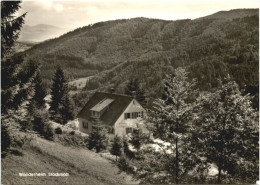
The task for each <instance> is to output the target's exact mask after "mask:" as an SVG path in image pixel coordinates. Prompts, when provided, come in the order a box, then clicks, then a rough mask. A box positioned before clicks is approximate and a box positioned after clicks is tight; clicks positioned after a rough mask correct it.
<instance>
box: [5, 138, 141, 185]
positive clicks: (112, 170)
mask: <svg viewBox="0 0 260 185" xmlns="http://www.w3.org/2000/svg"><path fill="white" fill-rule="evenodd" d="M22 152H23V156H18V155H8V156H7V157H5V158H3V159H2V184H19V185H21V184H92V185H94V184H137V183H138V182H136V181H134V180H133V179H132V177H131V176H129V175H126V174H125V173H119V170H118V168H117V167H116V166H115V164H113V163H112V162H111V161H110V160H107V159H105V158H102V157H101V155H100V154H97V153H94V152H92V151H89V150H87V149H82V148H72V147H65V146H63V145H61V144H59V143H55V142H51V141H47V140H44V139H42V138H39V137H36V138H35V139H33V140H32V141H30V143H28V144H26V145H25V146H24V148H23V150H22ZM19 173H46V174H47V176H45V177H20V176H19ZM48 173H69V176H68V177H49V176H48Z"/></svg>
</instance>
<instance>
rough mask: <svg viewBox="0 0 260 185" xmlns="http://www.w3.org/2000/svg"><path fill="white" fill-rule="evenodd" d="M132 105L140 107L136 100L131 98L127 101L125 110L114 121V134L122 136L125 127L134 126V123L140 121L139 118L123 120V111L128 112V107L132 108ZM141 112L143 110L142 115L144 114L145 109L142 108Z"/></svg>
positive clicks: (124, 132)
mask: <svg viewBox="0 0 260 185" xmlns="http://www.w3.org/2000/svg"><path fill="white" fill-rule="evenodd" d="M133 103H135V104H133ZM133 106H140V107H142V106H141V105H140V104H139V103H138V102H137V101H136V100H132V101H131V102H130V103H129V105H128V106H127V108H126V109H125V111H124V112H123V113H122V114H121V115H120V117H119V118H118V120H117V121H116V123H115V135H117V136H120V137H123V136H124V135H126V128H127V127H132V128H136V123H138V122H139V121H141V119H140V118H137V119H127V120H125V113H128V111H129V110H130V109H131V110H133ZM142 109H143V108H142ZM131 112H133V111H131ZM143 112H144V116H145V109H143Z"/></svg>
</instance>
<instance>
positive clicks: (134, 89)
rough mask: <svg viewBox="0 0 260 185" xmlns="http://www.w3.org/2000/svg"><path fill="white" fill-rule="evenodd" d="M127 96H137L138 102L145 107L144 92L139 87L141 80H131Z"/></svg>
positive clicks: (126, 92) (127, 87) (127, 86)
mask: <svg viewBox="0 0 260 185" xmlns="http://www.w3.org/2000/svg"><path fill="white" fill-rule="evenodd" d="M125 94H126V95H129V96H135V98H136V100H137V101H138V102H139V103H140V104H142V105H143V106H145V104H146V102H145V100H146V99H145V95H144V90H143V89H141V88H140V87H139V80H138V79H137V78H130V80H129V82H128V84H127V85H126V88H125Z"/></svg>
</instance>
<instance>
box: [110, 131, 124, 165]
mask: <svg viewBox="0 0 260 185" xmlns="http://www.w3.org/2000/svg"><path fill="white" fill-rule="evenodd" d="M110 153H111V154H112V155H115V156H116V161H117V156H120V155H121V153H122V141H121V138H120V137H119V136H115V137H114V140H113V143H112V148H111V150H110Z"/></svg>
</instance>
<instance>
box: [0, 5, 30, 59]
mask: <svg viewBox="0 0 260 185" xmlns="http://www.w3.org/2000/svg"><path fill="white" fill-rule="evenodd" d="M20 3H21V1H2V2H1V59H2V60H3V58H5V57H6V56H7V55H8V54H10V53H12V52H11V49H12V47H13V45H14V43H15V41H16V40H17V39H18V36H19V33H20V30H21V28H22V25H23V23H24V18H25V15H26V13H25V14H23V15H21V16H19V17H14V14H15V12H17V11H18V10H19V8H20V7H21V6H20Z"/></svg>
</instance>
